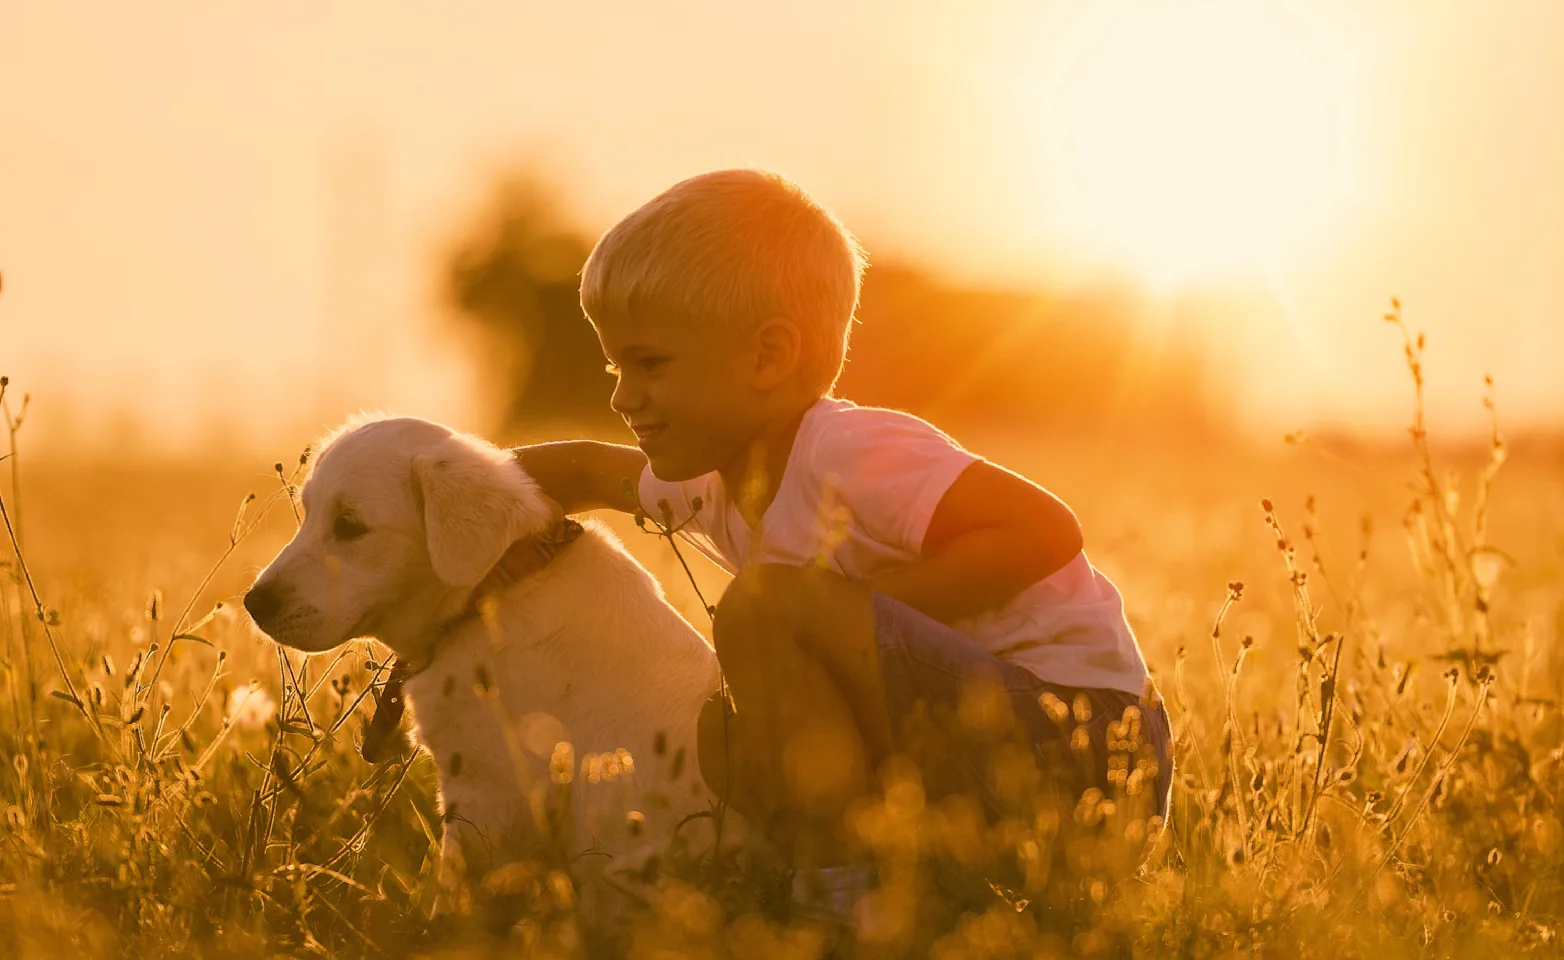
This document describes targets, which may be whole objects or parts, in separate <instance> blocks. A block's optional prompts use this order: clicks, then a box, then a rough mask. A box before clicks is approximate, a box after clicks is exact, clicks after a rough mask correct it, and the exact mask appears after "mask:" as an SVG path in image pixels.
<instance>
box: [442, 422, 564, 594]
mask: <svg viewBox="0 0 1564 960" xmlns="http://www.w3.org/2000/svg"><path fill="white" fill-rule="evenodd" d="M413 482H414V484H415V486H416V488H417V490H418V491H419V493H420V494H421V496H422V498H423V504H424V535H425V537H426V538H427V540H428V545H429V563H430V566H432V567H433V568H434V574H435V576H437V577H439V578H440V580H441V581H442V582H444V583H448V584H450V585H451V586H454V587H475V586H477V585H478V584H479V583H480V582H482V581H483V578H484V577H485V576H486V575H487V574H488V572H489V571H490V570H491V569H492V568H493V567H494V565H495V564H496V563H498V562H499V559H500V557H501V556H503V555H504V553H505V551H506V550H507V549H508V548H509V547H510V545H511V544H512V543H515V542H516V541H517V540H520V539H521V538H523V537H528V536H536V535H538V534H541V533H544V532H545V531H547V530H548V528H549V526H550V524H552V523H553V520H554V517H553V513H552V510H551V508H550V504H549V501H548V499H547V498H545V497H544V496H543V495H542V494H541V493H539V492H538V488H537V485H536V484H534V483H533V482H532V480H531V478H530V477H528V476H527V475H526V474H525V473H523V472H522V469H521V466H520V465H519V464H517V463H515V462H514V461H513V460H511V458H510V456H509V455H508V454H506V452H505V451H503V450H500V449H499V448H497V447H494V446H491V445H489V444H487V443H484V442H482V441H479V440H475V439H473V438H469V437H463V436H451V437H447V438H445V439H444V440H441V441H440V442H438V443H436V444H434V445H433V446H431V447H430V448H429V449H427V450H425V451H423V452H422V453H419V454H417V455H416V456H414V457H413Z"/></svg>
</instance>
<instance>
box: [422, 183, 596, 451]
mask: <svg viewBox="0 0 1564 960" xmlns="http://www.w3.org/2000/svg"><path fill="white" fill-rule="evenodd" d="M553 192H554V191H553V190H552V189H551V188H550V187H549V186H548V185H547V184H546V183H544V182H543V181H542V180H540V179H539V178H537V177H535V176H533V175H531V174H525V173H523V174H515V175H512V176H510V177H507V178H506V179H504V180H502V181H500V182H499V183H498V184H496V185H495V187H494V190H493V191H492V193H491V195H490V198H489V200H488V202H487V205H486V207H485V209H484V212H483V213H482V215H481V216H480V219H479V221H478V223H477V224H476V225H475V226H474V227H473V228H472V230H471V231H470V233H469V234H468V235H467V236H466V238H465V239H464V240H462V241H461V242H460V243H459V244H458V245H457V247H456V250H455V251H454V253H452V255H451V256H450V257H449V259H448V261H447V264H446V270H445V290H446V297H447V299H448V300H449V301H450V302H451V303H452V304H453V305H454V306H455V307H456V308H457V309H458V310H459V311H460V313H461V314H462V315H463V316H464V317H465V318H466V319H467V320H468V321H470V322H471V323H472V324H473V325H475V327H476V329H477V331H478V332H479V334H480V337H481V344H482V345H481V348H480V350H479V353H480V356H479V357H478V358H477V359H478V363H479V365H480V367H481V368H483V373H484V374H485V375H487V376H488V377H490V378H492V379H493V380H494V381H495V382H496V384H497V388H498V390H497V392H498V393H499V394H500V396H499V397H497V398H496V399H497V400H499V401H500V402H501V403H502V404H503V409H504V411H505V413H504V417H503V419H504V423H503V425H502V429H505V430H514V429H518V428H525V427H535V426H537V425H539V424H547V423H569V424H573V425H578V426H581V427H587V428H600V427H603V426H610V425H617V424H619V418H618V417H617V416H616V415H615V414H614V413H613V411H612V410H610V409H609V406H608V398H609V394H610V393H611V392H612V390H613V378H612V377H611V376H610V375H609V374H608V373H607V372H606V370H605V369H604V365H603V352H602V350H601V349H600V348H599V347H598V343H597V336H596V335H595V334H594V333H593V332H592V327H591V325H590V324H588V323H587V321H586V318H585V317H583V316H582V314H581V303H580V296H579V293H578V285H579V282H580V278H579V272H580V270H581V265H582V264H583V263H585V262H586V258H587V254H588V253H590V252H591V249H592V244H591V242H590V241H589V240H588V239H587V238H586V236H585V235H584V233H583V232H582V231H580V230H578V229H577V228H575V227H574V226H573V225H571V224H570V223H569V222H568V221H567V220H566V218H565V217H564V215H563V214H562V212H561V211H560V209H559V206H558V205H557V204H556V203H555V202H554V200H553Z"/></svg>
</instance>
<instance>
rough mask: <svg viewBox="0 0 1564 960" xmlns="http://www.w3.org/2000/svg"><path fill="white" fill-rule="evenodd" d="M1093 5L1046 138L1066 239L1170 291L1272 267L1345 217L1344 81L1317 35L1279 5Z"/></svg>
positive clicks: (1060, 67)
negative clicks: (1089, 20) (1051, 157)
mask: <svg viewBox="0 0 1564 960" xmlns="http://www.w3.org/2000/svg"><path fill="white" fill-rule="evenodd" d="M1089 9H1092V10H1093V11H1094V13H1095V17H1094V19H1093V20H1092V21H1091V22H1089V23H1084V24H1081V25H1080V28H1079V30H1078V31H1077V32H1076V33H1075V35H1074V36H1073V38H1072V40H1071V42H1070V43H1069V44H1068V47H1067V49H1066V54H1065V56H1063V57H1062V58H1061V59H1060V61H1059V62H1058V63H1057V64H1056V65H1055V67H1054V68H1053V69H1052V70H1051V71H1050V75H1051V81H1050V84H1049V86H1050V87H1051V89H1050V90H1049V91H1048V100H1049V101H1050V103H1049V105H1048V109H1046V110H1045V111H1044V117H1045V124H1044V125H1045V127H1046V128H1047V129H1046V130H1045V131H1042V133H1043V136H1045V137H1046V138H1047V139H1046V142H1047V143H1048V145H1049V150H1050V152H1051V153H1052V154H1053V166H1054V169H1055V171H1056V174H1057V176H1058V177H1059V182H1058V183H1057V184H1056V187H1057V190H1056V191H1055V193H1054V196H1055V197H1056V199H1057V202H1058V203H1059V208H1058V209H1057V210H1056V213H1057V214H1058V216H1059V217H1060V222H1061V223H1062V224H1063V225H1064V227H1065V230H1066V232H1067V236H1068V237H1069V239H1070V241H1071V242H1072V243H1075V244H1078V245H1083V246H1084V247H1086V248H1087V249H1088V250H1090V251H1093V252H1095V253H1097V254H1099V255H1104V256H1106V257H1109V258H1111V259H1113V260H1115V261H1118V262H1120V263H1121V264H1123V265H1125V266H1127V267H1129V268H1130V269H1132V270H1134V271H1135V272H1136V273H1138V274H1139V275H1140V276H1141V278H1142V279H1143V280H1144V281H1145V282H1146V283H1147V284H1148V285H1150V286H1152V287H1155V288H1162V289H1166V288H1168V287H1176V286H1182V285H1184V284H1187V283H1192V282H1195V283H1198V282H1210V281H1220V280H1223V279H1231V278H1232V277H1234V276H1235V275H1239V274H1243V273H1246V272H1254V271H1256V270H1259V271H1264V270H1269V269H1271V268H1272V267H1273V266H1274V265H1275V264H1276V263H1277V262H1278V261H1279V260H1281V259H1284V258H1286V257H1287V256H1288V255H1289V254H1292V253H1295V252H1297V250H1298V249H1299V248H1300V246H1303V245H1307V244H1309V243H1311V242H1314V241H1315V240H1317V239H1318V237H1319V236H1320V235H1321V234H1322V233H1323V232H1324V231H1325V230H1326V229H1327V228H1328V227H1329V226H1330V225H1331V224H1332V221H1333V220H1334V219H1336V218H1337V217H1338V216H1339V214H1341V213H1342V212H1343V210H1344V207H1345V205H1346V202H1347V198H1348V197H1349V195H1350V194H1351V193H1352V190H1353V183H1352V179H1353V178H1352V166H1351V163H1350V157H1349V155H1348V154H1349V151H1348V146H1349V142H1348V141H1349V138H1350V129H1351V123H1350V109H1351V100H1350V97H1349V96H1348V89H1349V88H1348V84H1347V81H1348V79H1349V77H1348V75H1347V73H1348V72H1347V70H1346V67H1345V66H1344V64H1345V59H1344V58H1343V56H1342V55H1341V51H1340V50H1339V49H1337V48H1335V47H1333V46H1332V44H1331V42H1330V38H1329V36H1328V34H1326V33H1324V32H1322V31H1321V30H1319V29H1318V24H1315V23H1313V22H1312V21H1307V20H1303V19H1302V18H1301V15H1300V14H1299V13H1298V12H1297V11H1291V12H1289V11H1288V10H1287V9H1286V8H1284V7H1282V6H1281V5H1273V4H1257V3H1236V2H1205V3H1189V2H1167V3H1160V2H1159V3H1142V2H1137V3H1133V4H1129V5H1122V6H1121V5H1117V4H1115V5H1112V6H1107V5H1104V6H1095V7H1092V8H1089Z"/></svg>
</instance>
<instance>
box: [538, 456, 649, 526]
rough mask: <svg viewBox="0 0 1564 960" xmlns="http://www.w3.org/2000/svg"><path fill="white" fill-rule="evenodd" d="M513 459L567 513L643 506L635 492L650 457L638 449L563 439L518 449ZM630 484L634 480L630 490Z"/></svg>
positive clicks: (635, 508)
mask: <svg viewBox="0 0 1564 960" xmlns="http://www.w3.org/2000/svg"><path fill="white" fill-rule="evenodd" d="M511 457H512V459H514V460H515V461H516V462H517V463H519V464H521V467H522V469H523V470H525V471H527V475H528V476H530V477H531V478H532V479H533V481H534V482H536V483H537V485H538V489H540V490H542V491H543V493H544V494H545V495H546V496H548V497H550V498H552V499H553V500H554V501H555V502H556V503H558V504H559V505H560V507H562V508H563V509H564V511H565V512H566V513H580V512H582V511H584V510H597V509H600V508H603V507H608V508H610V509H613V510H619V511H621V512H623V513H635V512H636V510H637V509H638V508H639V506H640V501H639V499H638V498H637V496H636V492H635V491H636V488H637V485H638V484H639V483H640V480H641V470H642V469H643V468H645V466H646V454H644V453H642V452H641V451H640V450H639V449H638V448H636V447H630V446H624V445H622V444H617V443H601V442H599V441H596V440H559V441H556V442H554V443H535V444H532V445H530V446H525V447H513V448H511ZM626 480H629V481H630V483H629V486H628V488H627V487H626V485H625V481H626Z"/></svg>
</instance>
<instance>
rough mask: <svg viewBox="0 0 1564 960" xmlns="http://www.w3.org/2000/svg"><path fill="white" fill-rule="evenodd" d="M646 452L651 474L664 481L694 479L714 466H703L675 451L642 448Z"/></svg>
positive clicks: (674, 481) (677, 481) (708, 471)
mask: <svg viewBox="0 0 1564 960" xmlns="http://www.w3.org/2000/svg"><path fill="white" fill-rule="evenodd" d="M641 452H642V453H645V454H646V462H647V463H648V464H649V465H650V466H651V468H652V476H654V477H656V478H657V479H659V480H661V481H663V482H664V483H679V482H680V481H683V480H694V479H695V478H696V477H699V476H701V475H703V474H707V473H710V472H711V471H712V470H714V469H715V468H714V467H705V466H701V465H700V464H697V463H696V462H695V461H694V459H693V458H691V457H681V456H679V455H678V454H676V453H673V452H671V451H666V450H659V451H657V452H656V453H653V452H651V451H648V450H645V449H642V451H641Z"/></svg>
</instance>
